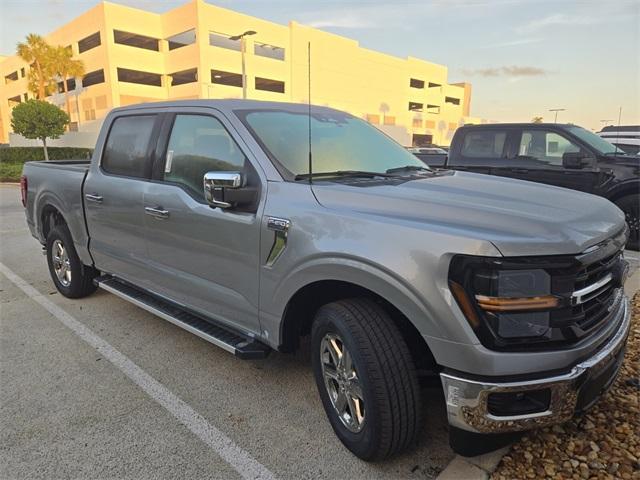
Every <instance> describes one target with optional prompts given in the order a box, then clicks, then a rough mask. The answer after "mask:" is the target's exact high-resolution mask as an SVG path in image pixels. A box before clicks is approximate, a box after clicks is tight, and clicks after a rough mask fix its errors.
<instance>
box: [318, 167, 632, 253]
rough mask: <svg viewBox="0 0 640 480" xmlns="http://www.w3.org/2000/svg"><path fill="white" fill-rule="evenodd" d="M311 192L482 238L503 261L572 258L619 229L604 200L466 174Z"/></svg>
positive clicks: (346, 206)
mask: <svg viewBox="0 0 640 480" xmlns="http://www.w3.org/2000/svg"><path fill="white" fill-rule="evenodd" d="M313 192H314V194H315V196H316V198H317V200H318V202H319V203H320V204H321V205H322V206H324V207H326V208H329V209H335V210H341V211H352V212H357V213H359V214H368V215H373V216H375V217H392V218H395V219H402V220H405V221H407V222H417V223H419V224H420V228H421V229H423V230H430V229H432V230H434V231H440V232H442V231H446V232H447V233H450V234H454V235H458V236H461V237H466V238H472V239H474V240H477V239H481V240H486V241H489V242H491V243H493V245H495V246H496V248H498V250H500V252H501V253H502V254H503V255H505V256H522V255H561V254H577V253H580V252H582V251H584V250H586V249H587V248H588V247H590V246H592V245H594V244H597V243H599V242H601V241H603V240H605V239H606V238H608V237H611V236H613V235H614V234H615V233H618V232H619V231H620V230H621V229H622V228H624V215H623V213H622V212H621V211H620V210H619V209H618V208H617V207H616V206H615V205H613V204H612V203H611V202H609V201H608V200H606V199H604V198H601V197H597V196H595V195H590V194H586V193H582V192H577V191H574V190H568V189H564V188H559V187H553V186H548V185H543V184H540V183H532V182H526V181H520V180H513V179H507V178H501V177H494V176H489V175H479V174H473V173H466V172H447V173H443V174H439V175H434V176H432V177H424V178H420V179H416V180H410V181H407V182H404V183H400V184H394V183H392V182H386V183H385V182H382V183H381V182H377V183H374V182H357V183H337V182H334V183H330V182H323V183H315V184H314V185H313Z"/></svg>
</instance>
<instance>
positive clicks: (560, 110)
mask: <svg viewBox="0 0 640 480" xmlns="http://www.w3.org/2000/svg"><path fill="white" fill-rule="evenodd" d="M565 110H566V108H550V109H549V111H550V112H555V114H556V115H555V117H554V119H553V123H558V112H564V111H565Z"/></svg>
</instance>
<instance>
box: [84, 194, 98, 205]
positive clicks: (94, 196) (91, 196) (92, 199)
mask: <svg viewBox="0 0 640 480" xmlns="http://www.w3.org/2000/svg"><path fill="white" fill-rule="evenodd" d="M84 198H86V199H87V200H89V201H90V202H94V203H102V195H97V194H95V193H87V194H86V195H85V196H84Z"/></svg>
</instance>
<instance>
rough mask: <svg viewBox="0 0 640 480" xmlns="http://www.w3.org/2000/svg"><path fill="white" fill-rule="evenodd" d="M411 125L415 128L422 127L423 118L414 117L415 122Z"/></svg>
mask: <svg viewBox="0 0 640 480" xmlns="http://www.w3.org/2000/svg"><path fill="white" fill-rule="evenodd" d="M411 125H412V126H413V128H422V119H421V118H414V119H413V122H412V123H411Z"/></svg>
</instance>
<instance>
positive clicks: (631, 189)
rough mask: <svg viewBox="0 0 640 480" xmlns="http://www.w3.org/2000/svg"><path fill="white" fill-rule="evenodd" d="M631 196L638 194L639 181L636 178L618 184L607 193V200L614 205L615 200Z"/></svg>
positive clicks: (639, 191)
mask: <svg viewBox="0 0 640 480" xmlns="http://www.w3.org/2000/svg"><path fill="white" fill-rule="evenodd" d="M633 194H636V195H637V194H640V180H639V179H637V178H630V179H627V180H624V181H623V182H620V183H618V184H617V185H616V186H615V187H614V188H612V189H611V190H609V191H608V192H607V199H608V200H610V201H612V202H614V203H615V201H616V200H619V199H620V198H622V197H624V196H626V195H633Z"/></svg>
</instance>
